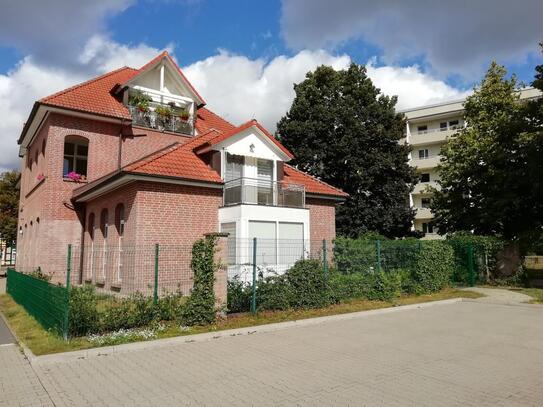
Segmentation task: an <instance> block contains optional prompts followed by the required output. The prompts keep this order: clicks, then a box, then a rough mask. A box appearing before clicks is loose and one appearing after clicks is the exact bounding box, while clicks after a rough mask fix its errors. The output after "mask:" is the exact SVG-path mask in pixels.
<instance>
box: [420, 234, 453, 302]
mask: <svg viewBox="0 0 543 407" xmlns="http://www.w3.org/2000/svg"><path fill="white" fill-rule="evenodd" d="M421 243H422V247H421V250H420V252H419V255H418V259H417V265H416V267H415V268H414V270H412V276H413V280H414V285H415V292H416V293H418V294H422V293H432V292H436V291H439V290H441V289H443V288H444V287H446V286H448V285H449V284H450V282H451V278H452V276H453V273H454V267H455V258H454V251H453V249H452V247H451V246H450V245H449V244H447V243H446V242H443V241H436V240H434V241H430V240H429V241H424V242H421Z"/></svg>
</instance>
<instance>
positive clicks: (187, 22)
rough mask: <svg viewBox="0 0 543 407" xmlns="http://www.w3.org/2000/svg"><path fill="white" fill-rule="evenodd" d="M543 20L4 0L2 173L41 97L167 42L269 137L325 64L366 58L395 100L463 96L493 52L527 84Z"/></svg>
mask: <svg viewBox="0 0 543 407" xmlns="http://www.w3.org/2000/svg"><path fill="white" fill-rule="evenodd" d="M490 5H492V6H491V7H490ZM542 15H543V2H541V1H540V0H523V2H522V7H516V8H512V7H511V3H510V2H509V1H506V0H492V1H491V0H481V1H477V2H473V1H471V0H456V1H455V2H450V1H447V0H434V1H432V2H426V1H422V0H418V1H417V0H414V1H412V2H405V1H403V0H383V1H380V2H375V1H372V0H334V1H329V0H282V1H280V0H262V1H249V0H230V1H220V0H93V1H92V2H74V1H72V0H48V1H47V2H44V1H40V0H25V1H20V0H6V3H5V4H3V9H2V13H1V14H0V103H1V104H2V105H3V106H4V114H5V117H4V120H2V121H0V131H1V132H2V134H3V137H2V138H1V139H0V169H5V168H10V167H12V166H14V165H15V164H16V161H17V160H16V144H15V140H16V139H17V137H18V135H19V132H20V129H21V127H22V124H23V123H24V121H25V120H26V118H27V117H28V113H29V112H30V109H31V107H32V103H33V102H34V100H36V99H39V98H41V97H43V96H46V95H47V94H49V93H53V92H55V91H58V90H61V89H63V88H65V87H67V86H70V85H73V84H75V83H77V82H80V81H83V80H86V79H89V78H91V77H93V76H95V75H97V74H100V73H104V72H106V71H108V70H111V69H114V68H117V67H119V66H122V65H129V66H134V67H138V66H141V65H143V64H144V63H145V62H146V61H148V60H149V59H151V58H152V57H153V56H155V55H156V54H157V53H158V52H159V51H161V50H162V49H165V48H166V49H169V50H170V52H172V53H173V55H174V57H175V58H176V59H177V61H178V63H179V64H180V66H181V67H182V68H183V69H184V70H185V73H186V75H187V76H188V77H189V79H190V80H191V81H192V82H193V84H194V85H195V86H196V88H197V89H198V90H199V91H200V93H202V94H203V96H204V98H205V99H206V100H207V102H208V106H209V107H210V108H212V109H213V110H215V111H217V112H218V113H219V114H221V115H223V116H225V117H227V118H228V119H230V120H231V121H233V122H241V121H245V120H247V119H249V118H252V117H256V118H257V119H259V120H260V121H261V122H263V123H264V125H266V126H267V127H268V128H269V129H270V130H271V131H273V130H274V129H275V123H276V122H277V120H278V119H279V118H280V117H281V116H282V115H283V114H284V113H285V112H286V110H288V107H289V106H290V103H291V101H292V98H293V97H294V93H293V90H292V84H293V83H296V82H300V81H301V80H303V77H304V75H305V73H306V72H307V71H309V70H312V69H315V67H316V66H318V65H320V64H328V65H332V66H334V67H335V68H336V69H341V68H344V67H346V66H347V65H348V64H349V63H350V62H356V63H359V64H366V66H367V68H368V74H369V76H370V77H371V78H372V80H373V81H374V82H375V83H376V84H377V86H378V87H380V88H381V89H382V91H383V92H384V93H386V94H389V95H398V106H399V107H400V108H406V107H413V106H415V105H422V104H426V103H435V102H439V101H444V100H450V99H458V98H460V97H464V96H465V95H466V94H467V93H468V92H469V91H470V90H471V88H472V87H473V85H474V84H475V83H476V82H478V81H479V80H480V79H481V77H482V75H483V74H484V70H485V68H486V67H487V66H488V64H489V63H490V61H491V60H493V59H496V60H497V61H498V62H500V63H502V64H504V65H506V67H507V68H508V69H509V71H510V72H515V73H516V74H517V75H518V77H519V79H520V80H522V81H525V82H527V83H529V82H530V81H531V80H532V77H533V72H534V66H535V65H536V64H539V63H543V61H542V54H541V52H540V49H539V47H538V45H537V44H538V42H540V41H543V28H541V27H542V26H541V21H540V19H541V16H542ZM25 21H26V22H32V23H31V24H27V23H24V22H25Z"/></svg>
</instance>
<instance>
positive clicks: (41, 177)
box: [36, 172, 45, 181]
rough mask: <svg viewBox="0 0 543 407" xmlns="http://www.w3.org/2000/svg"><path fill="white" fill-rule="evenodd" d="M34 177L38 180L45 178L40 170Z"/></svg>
mask: <svg viewBox="0 0 543 407" xmlns="http://www.w3.org/2000/svg"><path fill="white" fill-rule="evenodd" d="M36 179H37V180H38V181H42V180H44V179H45V175H43V172H40V173H39V174H38V176H37V177H36Z"/></svg>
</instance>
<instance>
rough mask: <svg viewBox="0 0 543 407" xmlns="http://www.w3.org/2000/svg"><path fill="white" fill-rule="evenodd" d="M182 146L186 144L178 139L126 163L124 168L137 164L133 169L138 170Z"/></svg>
mask: <svg viewBox="0 0 543 407" xmlns="http://www.w3.org/2000/svg"><path fill="white" fill-rule="evenodd" d="M182 146H184V144H181V143H179V142H178V141H176V142H174V143H172V144H169V145H167V146H166V147H163V148H161V149H159V150H156V151H154V152H152V153H151V154H147V155H146V156H143V157H141V158H138V159H137V160H135V161H132V162H131V163H129V164H126V165H125V166H123V170H124V169H127V168H128V167H130V166H134V165H135V167H134V168H132V169H133V170H137V169H139V168H141V167H142V166H144V165H147V164H149V163H152V162H153V161H156V160H158V159H159V158H161V157H164V156H165V155H166V154H169V153H172V152H174V151H175V150H178V149H179V148H180V147H182ZM140 162H141V163H140ZM138 163H139V164H138Z"/></svg>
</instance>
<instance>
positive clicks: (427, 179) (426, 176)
mask: <svg viewBox="0 0 543 407" xmlns="http://www.w3.org/2000/svg"><path fill="white" fill-rule="evenodd" d="M420 182H430V174H429V173H422V174H420Z"/></svg>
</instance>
